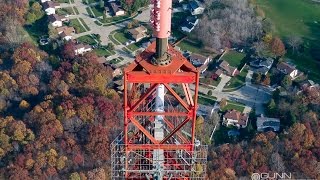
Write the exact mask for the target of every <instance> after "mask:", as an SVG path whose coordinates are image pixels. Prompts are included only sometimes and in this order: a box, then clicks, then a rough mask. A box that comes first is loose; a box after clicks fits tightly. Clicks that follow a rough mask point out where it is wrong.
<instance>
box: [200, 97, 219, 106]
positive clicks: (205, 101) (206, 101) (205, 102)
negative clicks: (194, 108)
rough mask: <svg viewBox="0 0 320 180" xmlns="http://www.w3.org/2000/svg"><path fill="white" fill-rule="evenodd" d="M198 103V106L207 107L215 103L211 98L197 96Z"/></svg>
mask: <svg viewBox="0 0 320 180" xmlns="http://www.w3.org/2000/svg"><path fill="white" fill-rule="evenodd" d="M198 103H199V104H203V105H207V106H214V104H215V103H216V101H215V99H214V98H213V97H212V98H211V97H207V96H204V95H200V94H199V96H198Z"/></svg>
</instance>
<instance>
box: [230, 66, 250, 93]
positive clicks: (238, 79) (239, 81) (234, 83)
mask: <svg viewBox="0 0 320 180" xmlns="http://www.w3.org/2000/svg"><path fill="white" fill-rule="evenodd" d="M247 74H248V69H246V68H245V69H243V70H242V71H241V73H240V74H239V75H237V76H235V77H232V78H231V80H230V81H229V82H228V85H227V86H225V88H239V87H241V86H243V85H244V84H245V83H246V76H247Z"/></svg>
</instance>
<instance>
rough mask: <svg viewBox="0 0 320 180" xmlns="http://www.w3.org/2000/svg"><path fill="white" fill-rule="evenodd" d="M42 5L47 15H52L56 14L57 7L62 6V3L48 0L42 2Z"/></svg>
mask: <svg viewBox="0 0 320 180" xmlns="http://www.w3.org/2000/svg"><path fill="white" fill-rule="evenodd" d="M42 7H43V9H44V11H45V12H46V14H47V15H51V14H56V9H57V8H60V4H59V3H55V2H52V1H46V2H44V3H43V4H42Z"/></svg>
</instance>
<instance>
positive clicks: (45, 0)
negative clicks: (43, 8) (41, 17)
mask: <svg viewBox="0 0 320 180" xmlns="http://www.w3.org/2000/svg"><path fill="white" fill-rule="evenodd" d="M48 1H51V0H41V3H45V2H48Z"/></svg>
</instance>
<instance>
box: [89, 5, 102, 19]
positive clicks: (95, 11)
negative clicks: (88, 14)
mask: <svg viewBox="0 0 320 180" xmlns="http://www.w3.org/2000/svg"><path fill="white" fill-rule="evenodd" d="M91 9H92V12H93V14H94V15H95V16H96V17H100V16H103V11H104V9H102V8H100V6H99V5H96V6H92V7H91Z"/></svg>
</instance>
